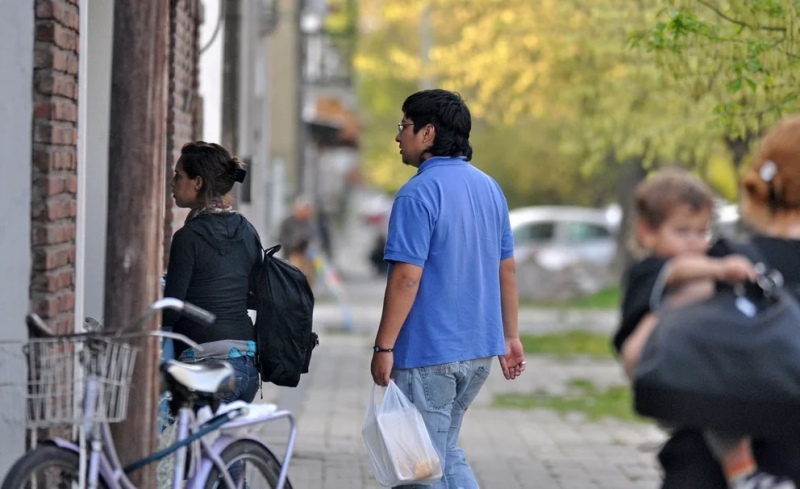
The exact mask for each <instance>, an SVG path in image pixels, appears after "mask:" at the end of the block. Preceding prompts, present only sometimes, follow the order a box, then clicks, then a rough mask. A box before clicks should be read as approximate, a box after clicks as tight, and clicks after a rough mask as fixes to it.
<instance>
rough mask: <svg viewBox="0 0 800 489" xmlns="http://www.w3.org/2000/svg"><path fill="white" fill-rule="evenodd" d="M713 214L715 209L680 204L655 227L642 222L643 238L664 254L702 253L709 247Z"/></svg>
mask: <svg viewBox="0 0 800 489" xmlns="http://www.w3.org/2000/svg"><path fill="white" fill-rule="evenodd" d="M711 218H712V215H711V209H702V210H695V209H692V208H691V207H690V206H688V205H679V206H677V207H675V208H674V209H672V211H670V213H669V214H668V215H667V219H666V220H665V221H664V222H663V223H661V225H660V226H658V227H657V228H655V229H653V228H651V227H650V226H648V225H647V224H645V223H643V222H642V223H640V225H639V226H638V228H639V231H638V232H639V239H640V240H641V242H642V244H643V245H644V246H645V247H646V248H647V249H648V250H650V252H652V253H653V254H655V255H657V256H660V257H663V258H672V257H674V256H677V255H682V254H693V255H702V254H705V252H706V251H708V247H709V228H710V226H711Z"/></svg>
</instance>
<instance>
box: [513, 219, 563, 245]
mask: <svg viewBox="0 0 800 489" xmlns="http://www.w3.org/2000/svg"><path fill="white" fill-rule="evenodd" d="M554 230H555V224H554V223H552V222H536V223H531V224H525V225H522V226H519V227H518V228H517V229H515V230H514V244H529V243H540V242H542V241H549V240H551V239H553V235H554Z"/></svg>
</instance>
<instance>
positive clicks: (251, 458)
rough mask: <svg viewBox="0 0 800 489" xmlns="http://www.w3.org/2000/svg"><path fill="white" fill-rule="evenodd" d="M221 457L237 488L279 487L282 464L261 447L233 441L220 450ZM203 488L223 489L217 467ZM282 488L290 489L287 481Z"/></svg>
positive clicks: (268, 488)
mask: <svg viewBox="0 0 800 489" xmlns="http://www.w3.org/2000/svg"><path fill="white" fill-rule="evenodd" d="M221 457H222V460H223V461H224V462H225V467H227V468H228V471H229V472H230V473H231V478H232V479H233V481H234V482H235V483H236V487H237V488H248V489H275V488H276V487H277V486H278V475H279V474H280V471H281V464H280V462H278V459H277V458H276V457H275V455H273V454H272V452H270V451H269V450H267V449H266V448H264V447H263V446H262V445H260V444H258V443H256V442H254V441H251V440H239V441H235V442H233V443H231V444H230V445H229V446H228V448H226V449H225V450H223V451H222V455H221ZM205 487H206V489H226V486H225V480H224V479H223V478H222V475H221V474H220V471H219V469H218V468H216V467H215V468H214V469H213V470H211V473H210V474H209V475H208V480H207V481H206V485H205ZM283 487H284V489H292V485H291V484H290V483H289V480H288V479H287V480H286V484H284V485H283Z"/></svg>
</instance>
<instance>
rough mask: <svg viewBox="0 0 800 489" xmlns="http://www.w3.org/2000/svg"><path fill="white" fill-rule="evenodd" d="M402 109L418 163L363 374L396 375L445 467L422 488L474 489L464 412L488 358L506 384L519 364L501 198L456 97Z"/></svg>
mask: <svg viewBox="0 0 800 489" xmlns="http://www.w3.org/2000/svg"><path fill="white" fill-rule="evenodd" d="M402 110H403V120H402V121H401V122H400V123H399V124H398V125H397V129H398V133H397V137H395V141H397V143H398V144H399V145H400V154H401V156H402V160H403V163H405V164H407V165H410V166H413V167H416V168H418V170H417V173H416V174H415V175H414V176H413V177H411V179H410V180H409V181H408V182H407V183H406V184H405V185H403V187H402V188H401V189H400V191H399V192H398V193H397V196H396V197H395V201H394V205H393V206H392V212H391V216H390V218H389V233H388V236H387V240H386V248H385V251H384V259H385V260H386V261H387V262H389V276H388V279H387V284H386V293H385V296H384V300H383V315H382V317H381V322H380V326H379V327H378V333H377V335H376V337H375V346H374V348H373V350H374V354H373V357H372V366H371V370H372V378H373V380H374V381H375V383H376V384H378V385H382V386H385V385H388V383H389V379H390V378H391V379H394V381H395V383H396V384H397V386H398V387H399V388H400V389H401V390H402V391H403V392H404V393H405V395H406V396H407V397H408V398H409V400H410V401H411V402H413V403H414V405H415V406H416V407H417V409H419V411H420V413H422V417H423V419H424V420H425V425H426V427H427V429H428V432H429V434H430V436H431V440H432V441H433V445H434V447H435V448H436V451H437V452H438V453H439V456H440V457H441V460H442V466H443V467H442V468H443V472H444V477H442V480H441V481H439V482H438V483H436V484H434V485H431V486H425V487H429V488H433V489H448V488H449V489H476V488H477V487H478V484H477V482H476V481H475V476H474V474H473V473H472V469H471V468H470V466H469V464H468V463H467V460H466V456H465V454H464V451H463V450H462V449H460V448H458V446H457V445H458V436H459V433H460V430H461V422H462V419H463V417H464V413H465V411H466V409H467V407H469V405H470V403H472V401H473V400H474V399H475V396H477V394H478V392H479V391H480V388H481V386H483V383H484V382H485V381H486V378H487V377H488V376H489V371H490V369H491V363H492V357H494V356H497V357H498V358H499V360H500V367H501V368H502V370H503V375H504V376H505V378H507V379H514V378H516V377H517V376H518V375H520V374H521V373H522V372H523V371H524V370H525V361H524V360H525V355H524V352H523V349H522V344H521V343H520V341H519V334H518V331H517V284H516V278H515V270H514V269H515V265H514V258H513V251H514V240H513V237H512V234H511V227H510V225H509V220H508V205H507V203H506V199H505V196H504V195H503V192H502V190H501V189H500V186H499V185H498V184H497V182H495V181H494V179H492V178H491V177H489V176H488V175H486V174H485V173H483V172H482V171H480V170H478V169H477V168H475V167H474V166H472V165H471V164H470V163H469V161H470V159H471V158H472V147H471V146H470V144H469V133H470V130H471V127H472V121H471V118H470V113H469V109H468V108H467V106H466V104H465V103H464V101H463V100H462V99H461V97H460V96H459V95H458V94H456V93H452V92H448V91H445V90H438V89H437V90H424V91H421V92H417V93H415V94H413V95H411V96H409V97H408V98H407V99H406V100H405V102H404V103H403V107H402ZM403 487H414V486H403Z"/></svg>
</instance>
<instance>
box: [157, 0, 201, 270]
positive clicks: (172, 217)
mask: <svg viewBox="0 0 800 489" xmlns="http://www.w3.org/2000/svg"><path fill="white" fill-rule="evenodd" d="M202 22H203V9H202V4H201V3H200V0H173V1H172V2H171V4H170V27H169V29H170V36H169V38H170V51H169V107H168V112H167V162H166V178H165V181H169V179H170V178H171V177H172V173H173V169H174V166H175V162H176V161H178V157H179V156H180V154H181V147H182V146H183V145H184V143H186V142H188V141H195V140H197V139H200V134H202V102H201V99H200V95H199V93H198V89H199V65H200V46H199V42H200V41H199V33H200V24H201V23H202ZM165 205H166V214H165V221H164V270H166V267H167V263H168V260H169V245H170V242H171V241H172V233H173V230H174V229H177V228H179V227H180V226H181V225H182V224H183V220H184V218H185V216H186V211H185V210H183V209H178V208H177V207H175V206H174V201H173V200H172V194H171V192H170V190H169V188H167V192H166V203H165Z"/></svg>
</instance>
